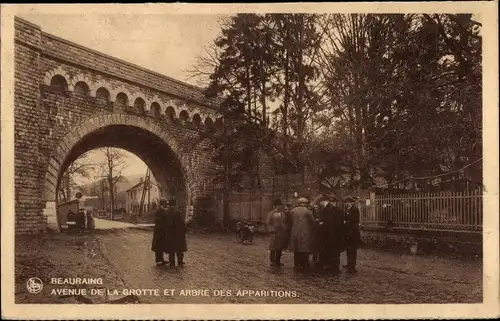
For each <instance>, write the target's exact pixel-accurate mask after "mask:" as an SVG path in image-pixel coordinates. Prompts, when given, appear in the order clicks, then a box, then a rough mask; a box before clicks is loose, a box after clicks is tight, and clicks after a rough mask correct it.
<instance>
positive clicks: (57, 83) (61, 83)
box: [50, 75, 68, 92]
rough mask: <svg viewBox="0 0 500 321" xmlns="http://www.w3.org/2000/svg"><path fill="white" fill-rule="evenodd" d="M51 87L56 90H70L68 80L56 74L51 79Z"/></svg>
mask: <svg viewBox="0 0 500 321" xmlns="http://www.w3.org/2000/svg"><path fill="white" fill-rule="evenodd" d="M50 87H51V88H52V89H53V90H55V91H59V92H65V91H67V90H68V82H67V81H66V78H64V77H63V76H61V75H55V76H54V77H52V79H51V80H50Z"/></svg>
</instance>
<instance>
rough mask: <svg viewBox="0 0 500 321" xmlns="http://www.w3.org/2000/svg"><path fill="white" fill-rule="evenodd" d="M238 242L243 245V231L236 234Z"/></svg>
mask: <svg viewBox="0 0 500 321" xmlns="http://www.w3.org/2000/svg"><path fill="white" fill-rule="evenodd" d="M236 242H238V243H240V244H242V243H243V232H242V231H237V232H236Z"/></svg>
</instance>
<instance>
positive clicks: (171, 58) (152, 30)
mask: <svg viewBox="0 0 500 321" xmlns="http://www.w3.org/2000/svg"><path fill="white" fill-rule="evenodd" d="M18 15H19V17H21V18H23V19H25V20H28V21H30V22H32V23H34V24H37V25H39V26H40V27H41V28H42V30H43V31H44V32H47V33H50V34H53V35H55V36H58V37H61V38H64V39H66V40H69V41H72V42H74V43H77V44H79V45H82V46H85V47H88V48H91V49H94V50H97V51H100V52H103V53H105V54H108V55H111V56H113V57H116V58H119V59H123V60H125V61H128V62H131V63H134V64H136V65H139V66H141V67H144V68H147V69H150V70H153V71H155V72H158V73H161V74H164V75H166V76H169V77H173V78H176V79H178V80H182V81H185V82H188V83H191V84H193V85H196V84H197V83H196V79H192V78H190V77H189V74H188V72H187V71H188V70H189V69H191V68H192V67H193V65H194V64H195V63H196V58H197V56H199V55H201V54H202V53H203V51H204V48H205V46H208V45H209V44H210V43H211V42H213V40H214V39H215V38H216V37H217V36H218V34H219V31H220V28H219V20H220V18H222V17H223V16H220V15H209V14H204V15H196V14H192V15H168V14H154V15H144V14H135V15H134V14H128V15H124V14H119V15H118V14H106V15H91V14H85V15H84V14H82V15H61V14H57V15H54V14H30V13H19V14H18ZM126 155H127V156H126V159H127V161H126V162H127V164H126V165H127V166H126V167H125V169H124V171H123V175H134V174H142V173H145V171H146V164H144V163H143V162H142V161H141V160H140V159H139V158H138V157H137V156H135V155H133V154H131V153H128V152H127V153H126ZM88 157H92V160H93V161H95V162H100V161H102V160H103V159H104V154H102V153H101V152H93V153H90V154H89V156H88ZM81 183H84V181H82V180H81Z"/></svg>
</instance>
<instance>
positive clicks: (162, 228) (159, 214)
mask: <svg viewBox="0 0 500 321" xmlns="http://www.w3.org/2000/svg"><path fill="white" fill-rule="evenodd" d="M166 206H167V200H166V199H161V200H160V207H159V208H158V210H157V211H156V213H155V228H154V232H153V245H152V246H151V250H152V251H153V252H155V261H156V265H164V264H166V263H167V262H165V259H164V258H163V253H164V252H165V243H166V232H167V211H166Z"/></svg>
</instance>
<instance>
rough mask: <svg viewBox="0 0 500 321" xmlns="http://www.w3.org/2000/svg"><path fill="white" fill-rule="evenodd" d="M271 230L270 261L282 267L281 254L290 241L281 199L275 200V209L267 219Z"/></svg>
mask: <svg viewBox="0 0 500 321" xmlns="http://www.w3.org/2000/svg"><path fill="white" fill-rule="evenodd" d="M266 225H267V230H268V231H269V233H270V235H269V261H270V263H271V266H276V267H280V266H283V264H282V263H281V254H282V252H283V249H285V248H286V246H287V242H288V227H287V218H286V215H285V212H284V209H283V204H282V202H281V200H280V199H276V200H274V201H273V210H272V211H271V212H269V214H268V215H267V220H266Z"/></svg>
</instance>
